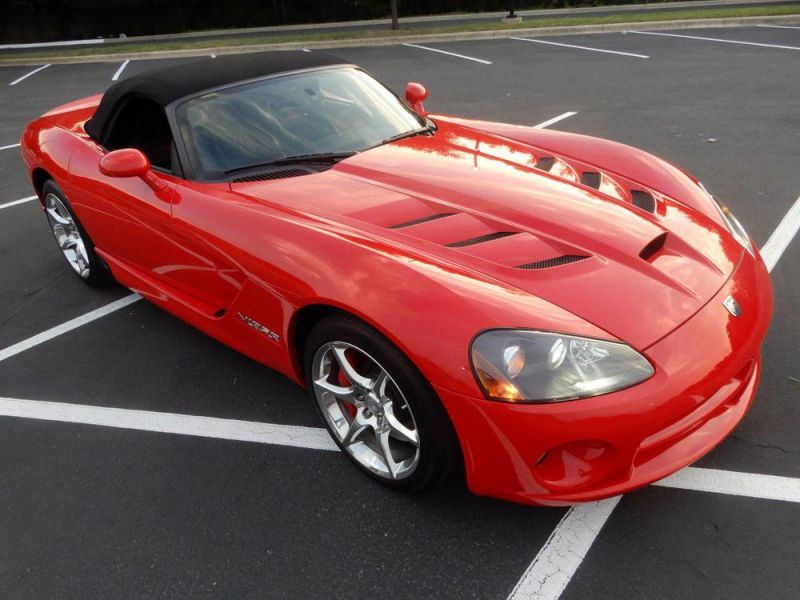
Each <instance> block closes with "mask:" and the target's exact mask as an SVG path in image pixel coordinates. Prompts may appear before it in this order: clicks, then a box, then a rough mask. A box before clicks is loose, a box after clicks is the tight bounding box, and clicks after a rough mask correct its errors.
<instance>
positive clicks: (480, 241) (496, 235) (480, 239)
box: [447, 231, 516, 248]
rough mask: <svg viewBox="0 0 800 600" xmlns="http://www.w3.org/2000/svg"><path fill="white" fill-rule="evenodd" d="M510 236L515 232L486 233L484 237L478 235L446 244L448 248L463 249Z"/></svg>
mask: <svg viewBox="0 0 800 600" xmlns="http://www.w3.org/2000/svg"><path fill="white" fill-rule="evenodd" d="M510 235H516V232H515V231H498V232H497V233H487V234H486V235H479V236H477V237H474V238H469V239H467V240H461V241H458V242H450V243H449V244H447V247H448V248H464V247H465V246H474V245H475V244H483V243H484V242H491V241H493V240H499V239H502V238H504V237H508V236H510Z"/></svg>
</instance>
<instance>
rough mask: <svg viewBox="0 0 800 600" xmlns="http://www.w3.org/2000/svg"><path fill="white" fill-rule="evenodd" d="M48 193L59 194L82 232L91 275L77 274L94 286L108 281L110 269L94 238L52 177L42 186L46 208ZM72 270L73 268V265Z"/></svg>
mask: <svg viewBox="0 0 800 600" xmlns="http://www.w3.org/2000/svg"><path fill="white" fill-rule="evenodd" d="M48 194H55V195H56V196H58V198H59V199H60V200H61V202H62V203H63V204H64V206H65V207H66V208H67V210H68V211H69V213H70V215H72V219H73V221H74V222H75V226H76V227H77V228H78V232H79V233H80V234H81V238H82V239H83V244H84V247H85V248H86V255H87V257H88V258H89V276H88V277H81V276H80V275H79V274H78V273H75V275H76V276H77V277H78V279H80V280H81V281H84V282H86V283H88V284H89V285H92V286H99V285H102V284H104V283H106V281H107V280H108V279H109V277H108V275H109V273H108V269H107V268H106V267H105V265H104V264H103V263H102V262H101V261H100V259H99V258H98V256H97V254H96V253H95V251H94V243H93V242H92V239H91V238H90V237H89V234H88V233H87V232H86V229H84V227H83V224H82V223H81V222H80V219H78V215H77V214H76V213H75V209H74V208H73V207H72V204H71V203H70V201H69V198H67V195H66V194H65V193H64V191H63V190H62V189H61V188H60V187H59V186H58V184H57V183H56V182H55V181H53V180H52V179H48V180H47V181H45V183H44V185H43V186H42V204H43V206H44V207H45V209H46V208H47V202H46V200H45V198H47V196H48ZM48 227H50V223H48ZM51 235H52V231H51ZM53 239H54V240H55V236H53ZM59 250H60V248H59ZM64 260H66V257H64ZM70 270H73V269H72V267H71V266H70ZM73 272H74V270H73Z"/></svg>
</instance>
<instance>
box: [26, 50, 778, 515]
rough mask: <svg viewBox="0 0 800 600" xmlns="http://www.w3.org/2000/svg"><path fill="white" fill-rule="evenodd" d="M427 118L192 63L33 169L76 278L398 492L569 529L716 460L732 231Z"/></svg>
mask: <svg viewBox="0 0 800 600" xmlns="http://www.w3.org/2000/svg"><path fill="white" fill-rule="evenodd" d="M426 96H427V91H426V90H425V88H424V87H423V86H422V85H420V84H418V83H409V84H408V86H407V88H406V92H405V100H402V99H400V98H398V97H397V96H396V95H395V94H394V93H392V92H391V91H390V90H389V89H387V88H386V87H384V86H383V85H382V84H381V83H379V82H378V81H376V80H375V79H373V78H372V77H371V76H370V75H369V74H367V73H366V72H365V71H364V70H363V69H360V68H359V67H357V66H355V65H353V64H349V63H347V61H343V60H340V59H338V58H335V57H333V56H329V55H324V54H321V53H316V52H314V53H305V52H280V53H267V54H252V55H245V56H234V57H219V58H217V59H213V60H212V59H208V58H207V59H203V60H200V61H198V62H193V63H190V64H188V65H181V66H178V67H172V68H165V69H160V70H155V71H150V72H148V73H144V74H141V75H135V76H132V77H130V78H129V79H127V80H125V81H121V82H117V83H115V84H113V85H112V86H111V87H110V88H109V89H108V91H107V92H106V93H105V94H104V95H103V96H102V98H101V97H100V96H94V97H90V98H86V99H83V100H77V101H75V102H72V103H70V104H66V105H64V106H60V107H58V108H55V109H54V110H52V111H50V112H48V113H46V114H45V115H43V116H42V117H40V118H39V119H37V120H36V121H34V122H33V123H31V124H30V125H29V126H28V127H27V129H26V130H25V132H24V134H23V137H22V153H23V157H24V159H25V161H26V163H27V166H28V168H29V171H30V177H31V181H32V183H33V187H34V188H35V190H36V193H37V195H38V197H39V199H40V200H41V204H42V207H43V209H44V210H43V212H44V215H45V216H46V218H47V222H48V223H49V226H50V228H51V229H52V232H53V235H54V236H55V239H56V241H57V242H58V245H59V247H60V249H61V252H62V253H63V254H64V257H65V258H66V260H67V263H68V264H69V266H70V267H71V268H72V269H73V270H74V271H75V273H76V274H77V275H78V277H80V278H81V279H83V280H84V281H85V282H86V283H88V284H91V285H98V284H101V283H102V282H104V281H108V280H111V279H112V278H113V280H116V281H117V282H119V283H120V284H122V285H123V286H126V287H128V288H130V289H132V290H134V291H136V292H138V293H139V294H141V295H142V296H144V297H145V298H146V299H147V300H149V301H151V302H153V303H155V304H157V305H159V306H161V307H163V308H164V309H165V310H167V311H169V312H171V313H173V314H174V315H177V316H178V317H179V318H181V319H183V320H184V321H186V322H188V323H190V324H191V325H193V326H195V327H197V328H198V329H200V330H202V331H204V332H206V333H207V334H208V335H210V336H213V337H214V338H216V339H217V340H220V341H221V342H223V343H225V344H227V345H229V346H231V347H232V348H235V349H236V350H238V351H240V352H242V353H244V354H246V355H247V356H249V357H251V358H252V359H254V360H256V361H258V362H260V363H263V364H264V365H267V366H268V367H271V368H272V369H275V370H277V371H279V372H280V373H283V374H284V375H286V376H287V377H289V378H291V379H292V380H294V381H295V382H297V383H298V384H301V385H303V386H305V387H307V388H308V390H309V392H310V395H311V396H312V398H313V401H314V404H315V405H316V407H317V408H318V409H319V413H320V416H321V418H322V421H323V422H324V424H325V426H326V427H327V429H328V430H329V432H330V434H331V436H332V437H333V439H334V440H335V442H336V444H338V446H339V447H340V448H341V450H342V452H343V454H344V455H345V456H347V457H348V459H349V460H350V461H352V463H353V464H354V465H356V467H357V468H359V469H361V470H362V471H363V472H364V473H366V474H367V475H368V476H370V477H372V478H374V479H375V480H377V481H379V482H382V483H384V484H385V485H387V486H389V487H391V488H394V489H397V490H403V491H411V490H419V489H422V488H424V487H426V486H427V485H429V484H431V483H434V482H439V481H442V480H444V479H446V478H447V477H448V476H451V475H455V476H464V477H465V478H466V482H467V485H468V486H469V489H470V490H472V491H473V492H474V493H477V494H482V495H487V496H494V497H498V498H504V499H507V500H512V501H516V502H522V503H529V504H543V505H563V504H571V503H575V502H581V501H587V500H594V499H598V498H603V497H607V496H611V495H616V494H619V493H622V492H625V491H628V490H631V489H634V488H636V487H639V486H642V485H645V484H647V483H650V482H652V481H655V480H657V479H659V478H662V477H664V476H666V475H668V474H670V473H672V472H673V471H675V470H677V469H679V468H681V467H683V466H685V465H687V464H689V463H691V462H693V461H695V460H697V459H698V458H699V457H701V456H702V455H704V454H705V453H707V452H709V451H710V450H711V449H712V448H713V447H714V446H716V445H717V444H718V443H720V442H721V441H722V440H723V439H724V438H725V436H726V435H727V434H728V433H729V432H730V431H731V430H732V429H733V428H734V427H735V426H736V425H737V423H738V422H739V421H740V420H741V419H742V417H743V416H744V414H745V412H746V411H747V409H748V407H749V406H750V403H751V402H752V400H753V398H754V396H755V394H756V387H757V385H758V381H759V375H760V372H761V356H760V350H761V343H762V340H763V338H764V336H765V333H766V330H767V327H768V325H769V321H770V319H771V315H772V288H771V284H770V281H769V275H768V273H767V269H766V268H765V266H764V263H763V261H762V259H761V257H760V256H759V253H758V251H757V249H756V248H755V247H754V245H753V242H752V241H751V239H750V238H749V237H748V235H747V233H745V231H744V229H743V228H742V226H741V225H740V224H739V223H738V221H737V220H736V219H735V217H734V216H733V215H732V214H731V213H730V212H729V211H728V209H727V208H725V206H723V205H722V204H719V203H718V202H717V201H716V200H715V199H714V198H713V197H712V196H711V195H710V194H709V193H708V192H707V191H706V190H705V188H704V187H703V186H702V185H701V184H700V182H698V181H697V180H696V179H694V178H692V177H691V176H689V175H687V174H686V173H685V172H683V171H681V170H680V169H678V168H676V167H673V166H671V165H669V164H667V163H665V162H664V161H662V160H660V159H658V158H655V157H654V156H652V155H650V154H647V153H645V152H642V151H639V150H636V149H633V148H630V147H627V146H623V145H621V144H618V143H615V142H610V141H605V140H601V139H596V138H592V137H586V136H582V135H576V134H571V133H562V132H557V131H549V130H544V129H536V128H531V127H522V126H515V125H506V124H502V123H494V122H487V121H476V120H469V119H462V118H454V117H449V116H443V115H438V114H436V115H435V114H428V113H427V112H426V110H425V109H424V107H423V101H424V100H425V98H426ZM265 392H266V390H265Z"/></svg>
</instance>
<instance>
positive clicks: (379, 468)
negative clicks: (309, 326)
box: [305, 316, 460, 491]
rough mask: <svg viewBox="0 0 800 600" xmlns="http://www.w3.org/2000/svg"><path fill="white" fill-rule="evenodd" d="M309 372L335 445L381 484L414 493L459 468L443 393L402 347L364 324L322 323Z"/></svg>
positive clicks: (310, 351)
mask: <svg viewBox="0 0 800 600" xmlns="http://www.w3.org/2000/svg"><path fill="white" fill-rule="evenodd" d="M305 369H306V374H307V378H308V384H309V387H310V389H311V391H312V393H313V396H314V399H315V400H316V404H317V408H318V409H319V412H320V414H321V415H322V419H323V421H324V422H325V425H326V427H327V428H328V431H329V432H330V433H331V435H332V436H333V439H334V441H335V442H336V444H337V445H338V446H339V448H341V450H342V451H343V452H344V453H345V454H346V455H347V457H348V458H350V460H351V461H352V462H354V463H355V464H356V466H358V467H359V469H360V470H362V471H363V472H365V473H366V474H367V475H369V476H370V477H372V478H373V479H377V480H378V481H380V482H381V483H383V484H384V485H387V486H389V487H391V488H394V489H397V490H401V491H414V490H420V489H422V488H424V487H427V486H428V485H429V484H430V483H432V482H434V481H441V480H443V479H446V478H447V476H449V475H450V474H452V472H454V471H455V470H456V469H457V465H458V464H459V461H460V451H459V447H458V442H457V440H456V437H455V433H454V431H453V426H452V424H451V423H450V420H449V418H448V416H447V414H446V413H445V411H444V408H443V407H442V405H441V403H440V402H439V399H438V398H437V397H436V394H435V393H434V392H433V390H432V389H431V387H430V385H429V384H428V382H427V381H426V380H425V379H424V378H423V377H422V375H421V374H420V373H419V372H418V371H417V370H416V368H415V367H414V366H413V365H412V364H411V362H410V361H409V360H408V359H407V358H406V357H405V355H404V354H403V353H402V352H400V350H399V349H397V347H396V346H394V345H393V344H392V343H391V342H389V341H388V340H387V339H386V338H384V337H383V336H382V335H381V334H379V333H378V332H377V331H375V330H374V329H372V328H371V327H369V326H368V325H366V324H365V323H363V322H362V321H359V320H357V319H355V318H351V317H339V316H337V317H331V318H327V319H325V320H323V321H322V322H320V323H319V324H318V325H317V326H316V327H315V328H314V330H313V331H312V332H311V335H310V336H309V340H308V343H307V344H306V348H305Z"/></svg>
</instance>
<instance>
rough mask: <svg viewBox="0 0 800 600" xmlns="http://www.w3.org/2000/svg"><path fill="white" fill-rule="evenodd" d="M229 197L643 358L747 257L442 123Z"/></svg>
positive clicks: (637, 192)
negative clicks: (403, 259)
mask: <svg viewBox="0 0 800 600" xmlns="http://www.w3.org/2000/svg"><path fill="white" fill-rule="evenodd" d="M300 173H302V172H300ZM296 174H297V173H296ZM231 189H232V191H234V192H236V193H239V194H242V195H245V196H248V197H249V198H253V199H256V200H262V201H267V202H270V203H272V204H278V205H282V206H285V207H289V208H292V209H296V210H301V211H303V212H306V213H312V214H314V215H316V216H317V217H321V218H324V219H333V220H335V221H337V222H340V223H342V224H345V225H348V226H351V227H355V228H358V229H361V230H364V231H365V232H366V233H369V234H371V235H378V236H380V237H381V238H382V239H383V240H386V242H387V243H390V244H396V245H398V246H404V247H409V246H411V247H413V248H415V249H416V250H418V251H421V252H424V253H425V254H426V256H428V257H429V259H432V260H441V261H443V262H447V263H449V264H453V263H458V264H460V265H461V266H462V267H464V268H466V269H468V270H470V271H471V272H475V273H480V274H481V275H482V276H484V277H488V278H491V279H494V280H496V281H501V282H503V283H505V284H506V285H511V286H514V287H516V288H518V289H521V290H524V291H526V292H528V293H531V294H534V295H536V296H538V297H540V298H542V299H544V300H546V301H548V302H550V303H552V304H555V305H557V306H559V307H561V308H563V309H566V310H568V311H570V312H572V313H573V314H575V315H577V316H579V317H581V318H582V319H584V320H586V321H588V322H590V323H592V324H593V325H595V326H597V327H600V328H601V329H603V330H605V331H607V332H608V333H609V334H611V335H613V336H615V337H617V338H619V339H622V340H625V341H626V342H628V343H630V344H631V345H633V346H634V347H636V348H638V349H644V348H646V347H648V346H650V345H652V344H653V343H655V342H656V341H658V340H659V339H660V338H662V337H663V336H665V335H667V334H668V333H669V332H670V331H672V330H673V329H675V328H676V327H678V326H679V325H680V324H681V323H683V322H684V321H686V320H687V319H689V318H690V317H691V316H692V315H693V314H695V313H696V312H697V311H698V310H699V309H700V308H701V307H702V306H703V305H704V304H705V303H706V302H707V301H708V300H709V299H711V298H712V297H713V296H714V294H715V293H716V292H717V291H718V290H719V289H720V288H721V287H722V285H723V284H724V282H725V281H726V280H727V279H728V277H729V276H730V274H731V273H732V272H733V270H734V269H735V267H736V265H737V264H738V261H739V260H740V258H741V255H742V248H741V246H739V245H738V244H737V243H736V242H735V241H734V240H732V238H731V236H730V235H729V234H728V233H727V231H726V230H724V229H723V228H721V227H720V226H719V225H718V224H716V223H715V222H713V221H712V220H711V219H709V218H708V217H706V216H704V215H703V214H701V213H700V212H698V211H696V210H693V209H691V208H690V207H688V206H687V205H685V204H683V203H681V202H680V199H676V198H669V197H666V196H664V195H662V194H659V193H658V190H653V189H650V188H648V187H646V186H643V185H640V184H639V183H637V182H635V181H633V180H629V179H625V178H624V177H621V176H620V175H619V174H614V175H613V176H609V175H608V174H607V173H604V172H602V171H601V170H599V169H597V168H595V167H594V166H592V165H591V164H588V163H582V162H579V161H576V160H575V159H574V158H569V159H566V158H562V157H559V156H554V155H553V154H552V153H550V152H546V151H543V150H540V149H538V148H535V147H533V146H530V145H526V144H522V143H519V142H515V141H513V140H510V139H508V138H503V137H499V136H495V135H492V134H487V133H485V132H479V131H476V130H473V129H470V128H467V127H463V126H460V125H455V124H452V123H447V122H441V123H440V124H439V129H438V130H437V132H436V133H435V134H434V135H431V136H425V135H420V136H416V137H413V138H408V139H405V140H401V141H398V142H394V143H391V144H387V145H384V146H380V147H377V148H374V149H372V150H369V151H366V152H363V153H360V154H358V155H355V156H353V157H351V158H349V159H347V160H344V161H342V162H340V163H339V164H337V165H336V166H335V167H334V168H332V169H329V170H327V171H323V172H321V173H316V174H313V175H306V176H302V177H286V178H283V179H275V180H269V181H257V182H243V183H233V184H232V185H231ZM508 325H509V326H510V327H513V326H519V325H520V324H518V323H509V324H508Z"/></svg>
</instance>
